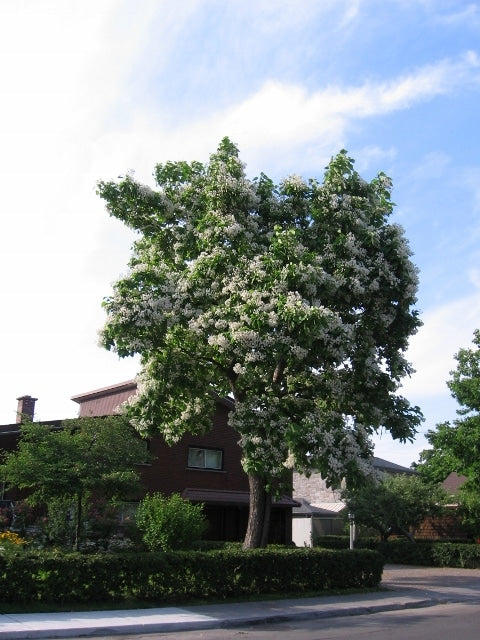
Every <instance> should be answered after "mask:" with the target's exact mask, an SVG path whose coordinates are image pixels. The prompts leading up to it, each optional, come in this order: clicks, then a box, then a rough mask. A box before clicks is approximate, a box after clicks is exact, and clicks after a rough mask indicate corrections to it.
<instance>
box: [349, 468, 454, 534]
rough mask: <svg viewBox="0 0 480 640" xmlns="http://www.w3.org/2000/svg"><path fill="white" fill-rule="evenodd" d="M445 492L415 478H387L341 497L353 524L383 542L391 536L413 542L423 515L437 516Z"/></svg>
mask: <svg viewBox="0 0 480 640" xmlns="http://www.w3.org/2000/svg"><path fill="white" fill-rule="evenodd" d="M445 497H446V496H445V492H444V491H443V490H442V489H440V488H439V487H438V486H435V485H432V484H429V483H427V482H425V481H423V480H422V479H421V478H420V477H418V476H410V475H404V474H398V475H388V476H385V477H383V478H377V479H373V478H372V479H370V480H369V481H368V482H367V483H366V484H365V485H363V486H362V487H358V488H355V489H353V490H346V491H345V492H344V493H343V498H344V499H345V501H346V504H347V509H348V510H349V512H351V513H353V514H354V515H355V522H356V523H358V524H360V525H364V526H366V527H369V528H371V529H374V530H375V531H377V532H378V533H379V535H380V537H381V538H382V540H386V539H387V538H388V537H389V536H390V535H392V534H397V535H398V534H401V535H405V536H406V537H408V538H409V539H413V537H414V535H415V530H416V529H417V528H418V526H419V525H420V524H421V523H422V522H423V521H424V520H425V518H426V517H427V516H433V515H438V514H439V513H441V510H442V505H443V504H444V502H445Z"/></svg>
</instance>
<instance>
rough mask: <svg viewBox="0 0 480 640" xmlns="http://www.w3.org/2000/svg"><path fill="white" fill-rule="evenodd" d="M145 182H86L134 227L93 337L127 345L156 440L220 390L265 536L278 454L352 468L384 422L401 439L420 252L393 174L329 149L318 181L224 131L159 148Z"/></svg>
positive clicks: (251, 529) (407, 427)
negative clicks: (207, 142) (270, 168)
mask: <svg viewBox="0 0 480 640" xmlns="http://www.w3.org/2000/svg"><path fill="white" fill-rule="evenodd" d="M154 175H155V180H156V184H157V189H156V190H152V189H150V188H149V187H147V186H145V185H143V184H140V183H138V182H137V181H136V180H135V179H134V178H133V177H132V176H130V175H127V176H126V177H125V178H121V179H120V180H119V181H118V182H100V183H99V184H98V193H99V195H100V197H101V198H103V199H104V200H105V201H106V206H107V209H108V211H109V212H110V214H111V215H113V216H115V217H116V218H118V219H120V220H122V221H123V222H124V223H125V224H127V225H128V226H129V227H131V228H132V229H134V230H135V231H137V232H138V234H139V237H138V239H137V240H136V242H135V244H134V248H133V255H132V257H131V260H130V265H129V266H130V270H129V273H128V274H127V275H126V276H125V277H124V278H122V279H120V280H119V281H118V282H117V283H116V284H115V286H114V291H113V294H112V295H111V296H110V297H108V298H107V299H106V300H105V301H104V306H105V309H106V312H107V316H108V317H107V322H106V324H105V327H104V329H103V332H102V342H103V344H104V346H105V347H106V348H108V349H114V350H115V351H116V352H117V353H118V354H119V355H120V356H129V355H133V354H136V353H139V354H141V357H142V370H141V373H140V375H139V380H138V382H139V393H138V395H137V396H136V397H135V399H134V401H133V402H132V404H131V405H130V406H129V408H128V410H127V411H128V415H129V417H130V418H131V419H132V420H133V422H134V424H135V426H136V427H137V429H138V430H139V431H140V432H142V433H155V432H158V431H160V432H161V433H162V434H163V436H164V437H165V439H166V441H167V442H170V443H173V442H176V441H177V440H178V439H179V438H180V437H181V436H182V435H183V434H184V433H186V432H190V433H200V432H202V431H205V430H206V429H208V428H209V427H210V417H211V415H212V413H213V410H214V402H215V397H216V396H224V395H231V396H233V398H234V400H235V411H234V412H232V414H231V416H230V424H231V426H232V427H234V428H235V429H236V430H237V432H238V433H239V434H240V444H241V447H242V450H243V466H244V469H245V471H246V472H247V474H248V476H249V481H250V495H251V499H250V516H249V523H248V529H247V534H246V538H245V543H244V544H245V547H256V546H261V545H262V544H264V543H265V541H266V533H267V530H268V521H269V509H270V503H271V496H272V494H273V493H275V492H276V491H280V490H281V489H282V486H281V485H282V479H283V478H284V477H285V469H286V468H292V467H295V468H296V469H297V470H299V471H302V472H306V473H308V471H309V470H310V469H316V470H318V471H320V472H321V473H322V475H323V476H324V477H325V478H326V479H327V480H328V481H329V482H337V481H338V480H339V479H340V478H341V477H345V476H346V477H348V478H349V479H351V481H353V480H354V479H355V478H356V477H358V476H359V475H360V474H361V472H362V471H363V467H364V466H365V464H366V461H367V459H368V457H369V456H370V454H371V440H370V435H371V434H372V433H373V432H374V431H375V430H376V429H378V428H380V427H385V428H386V429H388V430H389V431H390V432H391V434H392V435H393V437H394V438H398V439H400V440H406V439H410V438H411V437H412V436H413V434H414V433H415V428H416V425H417V424H418V422H419V420H420V417H421V416H420V412H419V410H418V408H416V407H411V406H410V405H409V404H408V402H407V401H406V400H405V399H404V398H402V397H401V396H399V395H397V394H396V391H397V388H398V386H399V384H400V380H401V378H402V377H403V376H405V375H406V374H408V373H409V371H410V368H409V365H408V363H407V362H406V360H405V358H404V355H403V352H404V351H405V349H406V347H407V341H408V337H409V336H410V335H411V334H413V333H414V332H415V331H416V329H417V327H418V326H419V320H418V317H417V314H416V312H415V311H414V310H412V306H413V304H414V303H415V296H416V289H417V273H416V269H415V267H414V266H413V264H412V263H411V261H410V251H409V248H408V245H407V242H406V240H405V238H404V236H403V232H402V230H401V228H400V227H398V226H396V225H391V224H388V223H387V219H388V216H389V215H390V213H391V211H392V206H393V205H392V203H391V201H390V187H391V184H390V180H389V179H388V178H387V177H386V176H385V175H384V174H380V175H378V176H377V177H376V178H375V179H374V180H373V181H372V182H371V183H367V182H365V181H364V180H362V179H361V178H360V176H359V175H358V173H357V172H356V171H354V169H353V161H352V160H351V159H350V158H348V157H347V155H346V152H344V151H342V152H341V153H340V154H338V155H337V156H336V157H335V158H334V159H333V160H332V161H331V163H330V164H329V166H328V168H327V170H326V173H325V177H324V181H323V184H320V183H319V182H317V181H316V180H314V179H312V180H310V181H309V182H305V181H304V180H302V179H301V178H300V177H298V176H292V177H289V178H287V179H285V180H284V181H283V182H281V183H280V185H278V186H276V185H275V184H274V183H273V182H272V181H271V180H270V179H269V178H268V177H267V176H265V175H264V174H262V175H261V176H260V177H259V178H256V179H254V180H248V179H247V178H246V176H245V173H244V166H243V164H242V163H241V161H240V159H239V155H238V149H237V147H236V146H235V145H234V144H233V143H232V142H230V140H228V138H225V139H223V140H222V142H221V144H220V145H219V147H218V150H217V152H216V153H215V154H213V155H212V156H211V157H210V161H209V163H208V164H206V165H203V164H201V163H199V162H192V163H187V162H167V163H166V164H164V165H162V164H160V165H157V167H156V169H155V174H154Z"/></svg>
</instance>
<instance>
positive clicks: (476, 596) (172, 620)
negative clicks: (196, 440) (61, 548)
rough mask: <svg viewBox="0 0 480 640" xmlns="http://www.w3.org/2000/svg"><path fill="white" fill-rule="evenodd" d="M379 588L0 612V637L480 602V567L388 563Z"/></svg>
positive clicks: (197, 626) (161, 629) (192, 626)
mask: <svg viewBox="0 0 480 640" xmlns="http://www.w3.org/2000/svg"><path fill="white" fill-rule="evenodd" d="M381 586H382V588H383V589H384V590H383V591H379V592H376V593H367V594H363V593H359V594H353V595H345V596H325V597H317V598H298V599H292V600H277V601H268V602H242V603H235V604H212V605H203V606H192V607H182V608H178V607H166V608H158V609H138V610H137V609H135V610H127V611H92V612H76V613H40V614H34V613H31V614H30V613H27V614H4V615H0V640H7V639H11V638H12V639H13V638H16V639H23V638H67V637H73V636H80V635H81V636H95V635H97V636H98V635H103V636H106V635H109V636H120V635H122V634H135V633H166V632H173V631H187V630H202V629H219V628H226V627H236V626H246V625H249V624H259V623H260V622H280V621H286V620H295V619H297V620H300V619H302V620H306V619H312V618H327V617H340V616H347V615H349V616H351V615H364V614H369V613H376V612H380V611H394V610H399V609H412V608H419V607H428V606H433V605H435V604H439V603H441V602H463V601H469V602H474V603H478V604H480V569H438V568H436V569H431V568H426V567H406V566H400V565H387V566H386V567H385V570H384V574H383V580H382V583H381Z"/></svg>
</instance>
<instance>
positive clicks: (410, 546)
mask: <svg viewBox="0 0 480 640" xmlns="http://www.w3.org/2000/svg"><path fill="white" fill-rule="evenodd" d="M316 543H317V545H318V546H319V547H323V548H325V549H342V548H347V547H348V546H349V538H348V537H346V536H322V537H319V538H317V540H316ZM355 547H356V548H357V549H372V550H376V551H378V552H379V553H380V554H381V555H382V558H383V560H384V561H385V562H386V563H389V564H411V565H418V566H427V567H459V568H462V567H464V568H468V569H479V568H480V545H478V544H472V543H465V542H452V541H442V540H418V541H417V542H415V543H412V542H409V541H407V540H404V539H399V538H395V539H392V540H387V541H383V542H382V541H380V540H378V539H373V538H370V539H368V538H367V539H361V540H358V541H357V542H356V543H355Z"/></svg>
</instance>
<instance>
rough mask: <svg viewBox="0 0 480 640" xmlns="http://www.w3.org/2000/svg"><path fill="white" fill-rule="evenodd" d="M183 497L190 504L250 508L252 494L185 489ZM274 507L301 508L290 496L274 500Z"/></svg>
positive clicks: (246, 492) (219, 490)
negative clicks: (198, 503)
mask: <svg viewBox="0 0 480 640" xmlns="http://www.w3.org/2000/svg"><path fill="white" fill-rule="evenodd" d="M182 497H183V498H186V499H187V500H190V502H204V503H205V504H206V505H212V506H213V505H218V506H238V507H248V505H249V504H250V494H249V492H248V491H225V490H221V489H184V490H183V492H182ZM272 506H273V507H281V508H284V509H289V508H293V507H299V506H300V503H299V502H297V501H296V500H293V499H292V498H290V497H289V496H281V497H280V498H279V499H278V500H274V502H273V504H272Z"/></svg>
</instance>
